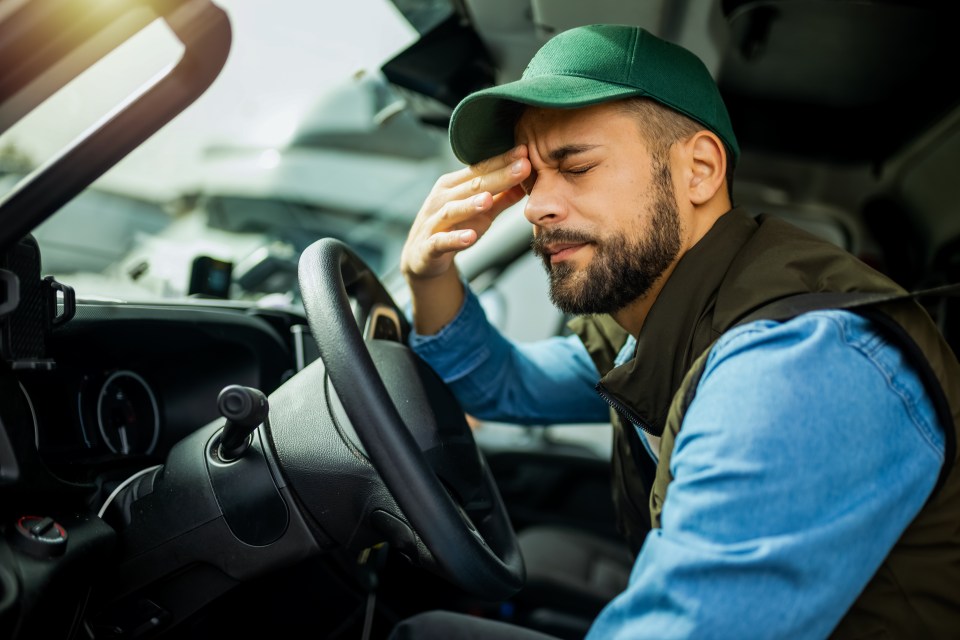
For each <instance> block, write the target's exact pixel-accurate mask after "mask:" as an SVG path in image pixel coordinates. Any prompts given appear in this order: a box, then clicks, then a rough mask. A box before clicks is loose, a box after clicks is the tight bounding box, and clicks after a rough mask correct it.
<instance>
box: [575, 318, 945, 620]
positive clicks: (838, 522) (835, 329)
mask: <svg viewBox="0 0 960 640" xmlns="http://www.w3.org/2000/svg"><path fill="white" fill-rule="evenodd" d="M943 458H944V437H943V431H942V430H941V428H940V426H939V425H938V422H937V420H936V415H935V413H934V409H933V407H932V404H931V402H930V399H929V397H928V396H927V394H926V392H925V390H924V388H923V385H922V383H921V382H920V380H919V378H918V376H917V375H916V373H915V372H914V371H913V370H912V369H911V368H910V367H909V366H908V365H907V364H906V362H905V360H904V358H903V356H902V354H901V352H900V350H899V349H897V348H896V347H894V346H892V345H891V344H889V343H888V342H886V340H885V339H884V338H883V337H882V336H881V335H879V334H878V333H877V332H875V331H874V330H873V328H872V327H871V325H870V323H869V322H868V321H866V320H864V319H863V318H861V317H859V316H856V315H854V314H852V313H849V312H842V311H824V312H815V313H809V314H806V315H803V316H800V317H798V318H796V319H794V320H792V321H790V322H787V323H784V324H776V323H772V322H768V321H761V322H757V323H753V324H750V325H747V326H744V327H741V328H738V329H735V330H733V331H731V332H729V333H728V334H726V335H725V336H723V337H722V338H721V339H720V340H719V341H718V342H717V344H716V345H715V347H714V349H713V350H712V352H711V354H710V356H709V357H708V360H707V365H706V369H705V370H704V375H703V377H702V378H701V381H700V384H699V386H698V389H697V395H696V397H695V399H694V401H693V402H692V404H691V405H690V408H689V411H688V413H687V415H686V418H685V420H684V423H683V428H682V429H681V431H680V434H679V436H678V437H677V440H676V444H675V448H674V452H673V456H672V458H671V463H670V471H671V472H672V474H673V477H674V480H673V482H672V483H671V484H670V487H669V490H668V492H667V497H666V500H665V503H664V508H663V513H662V525H663V526H662V528H661V529H658V530H655V531H653V532H652V533H651V534H650V535H649V536H648V537H647V540H646V542H645V544H644V546H643V548H642V549H641V552H640V555H639V556H638V558H637V561H636V563H635V564H634V568H633V571H632V573H631V576H630V583H629V586H628V587H627V589H626V591H624V592H623V593H622V594H621V595H619V596H618V597H617V598H616V599H615V600H614V601H613V602H611V603H610V604H609V605H608V606H607V608H606V609H605V610H604V611H603V612H602V613H601V615H600V617H599V618H598V619H597V620H596V621H595V623H594V626H593V628H592V630H591V633H590V636H589V637H590V638H618V639H620V638H631V639H636V638H660V639H664V638H823V637H826V636H828V635H829V633H830V632H831V631H832V630H833V628H834V627H835V626H836V625H837V623H838V622H839V621H840V620H841V618H842V617H843V615H844V614H845V613H846V611H847V610H848V609H849V608H850V606H851V604H852V603H853V602H854V600H855V599H856V597H857V595H858V594H859V593H860V592H861V590H862V589H863V588H864V586H865V585H866V584H867V582H868V581H869V580H870V578H871V577H872V576H873V575H874V573H875V572H876V571H877V569H878V567H879V566H880V564H881V562H882V561H883V560H884V558H885V557H886V555H887V554H888V553H889V550H890V549H891V547H892V546H893V545H894V543H895V542H896V540H897V539H898V538H899V536H900V535H901V533H902V532H903V530H904V529H905V528H906V526H907V525H908V524H909V523H910V522H911V521H912V520H913V518H914V517H915V516H916V514H917V513H918V512H919V510H920V509H921V507H922V506H923V504H924V503H925V501H926V499H927V497H928V496H929V495H930V493H931V491H932V489H933V486H934V484H935V482H936V479H937V476H938V474H939V471H940V467H941V464H942V463H943Z"/></svg>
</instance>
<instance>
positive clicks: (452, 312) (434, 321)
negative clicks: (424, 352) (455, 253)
mask: <svg viewBox="0 0 960 640" xmlns="http://www.w3.org/2000/svg"><path fill="white" fill-rule="evenodd" d="M407 284H408V285H409V287H410V295H411V305H412V308H413V328H414V329H415V330H416V331H417V333H419V334H421V335H424V336H429V335H434V334H436V333H437V332H438V331H440V330H441V329H442V328H443V327H445V326H447V325H448V324H450V323H451V322H452V321H453V319H454V317H455V316H456V315H457V312H458V311H459V310H460V308H461V307H462V306H463V300H464V292H463V283H462V282H461V281H460V275H459V273H458V272H457V269H456V267H452V268H450V269H449V270H448V271H446V272H444V273H443V274H441V275H439V276H436V277H433V278H417V277H408V278H407Z"/></svg>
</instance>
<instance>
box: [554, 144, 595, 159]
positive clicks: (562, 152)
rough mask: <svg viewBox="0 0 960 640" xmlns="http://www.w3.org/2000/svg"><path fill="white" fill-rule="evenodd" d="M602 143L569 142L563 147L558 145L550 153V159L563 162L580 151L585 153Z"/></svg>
mask: <svg viewBox="0 0 960 640" xmlns="http://www.w3.org/2000/svg"><path fill="white" fill-rule="evenodd" d="M598 146H600V145H596V144H567V145H564V146H562V147H557V148H556V149H554V150H553V151H551V152H550V153H549V156H550V159H551V160H553V161H554V162H562V161H564V160H566V159H567V158H569V157H570V156H575V155H577V154H579V153H585V152H587V151H590V150H591V149H596V148H597V147H598Z"/></svg>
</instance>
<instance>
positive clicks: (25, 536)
mask: <svg viewBox="0 0 960 640" xmlns="http://www.w3.org/2000/svg"><path fill="white" fill-rule="evenodd" d="M12 538H13V539H12V543H13V544H14V546H16V547H17V548H18V549H20V550H21V551H23V552H24V553H26V554H27V555H29V556H32V557H34V558H38V559H40V560H44V559H47V558H55V557H57V556H61V555H63V552H64V551H65V550H66V548H67V530H66V529H64V528H63V526H62V525H60V524H58V523H57V522H56V521H55V520H54V519H53V518H47V517H43V516H21V517H20V518H19V519H18V520H17V526H16V527H14V531H13V536H12Z"/></svg>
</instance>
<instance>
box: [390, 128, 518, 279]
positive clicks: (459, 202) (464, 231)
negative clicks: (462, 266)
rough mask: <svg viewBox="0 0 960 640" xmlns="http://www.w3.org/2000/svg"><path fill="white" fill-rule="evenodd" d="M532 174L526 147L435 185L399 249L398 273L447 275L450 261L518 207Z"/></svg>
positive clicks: (427, 276) (419, 276) (416, 276)
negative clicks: (513, 207) (521, 184)
mask: <svg viewBox="0 0 960 640" xmlns="http://www.w3.org/2000/svg"><path fill="white" fill-rule="evenodd" d="M529 175H530V160H529V159H528V158H527V147H526V145H520V146H518V147H514V148H513V149H511V150H510V151H507V152H506V153H504V154H502V155H499V156H495V157H493V158H490V159H488V160H484V161H482V162H478V163H477V164H475V165H471V166H469V167H466V168H465V169H461V170H460V171H455V172H453V173H448V174H446V175H444V176H442V177H441V178H440V179H439V180H437V182H436V184H435V185H434V187H433V190H432V191H431V192H430V195H428V196H427V199H426V200H425V201H424V203H423V207H422V208H421V209H420V212H419V213H418V214H417V217H416V219H415V220H414V222H413V226H412V227H411V228H410V233H409V235H408V236H407V242H406V244H404V246H403V253H402V254H401V257H400V269H401V270H402V272H403V274H404V275H405V276H406V278H407V280H408V281H411V282H412V281H415V280H425V279H431V278H436V277H437V276H441V275H443V274H445V273H447V272H448V271H449V270H450V267H451V265H452V264H453V257H454V256H455V255H456V254H457V252H459V251H463V250H464V249H466V248H468V247H471V246H473V245H474V244H476V242H477V240H479V239H480V237H481V236H483V234H484V233H486V231H487V229H489V228H490V225H491V224H492V223H493V221H494V219H495V218H496V217H497V216H498V215H500V214H501V213H502V212H503V211H504V210H506V209H507V208H509V207H510V206H512V205H514V204H516V203H517V202H519V201H520V200H521V199H522V198H523V196H524V192H523V189H522V188H521V186H520V183H521V182H523V181H524V180H526V179H527V177H528V176H529Z"/></svg>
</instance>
